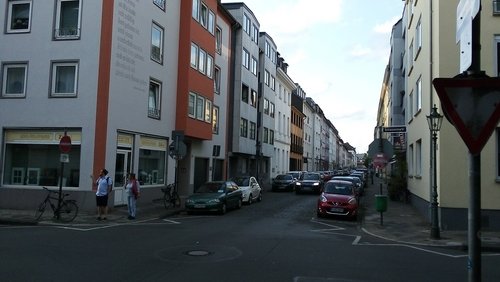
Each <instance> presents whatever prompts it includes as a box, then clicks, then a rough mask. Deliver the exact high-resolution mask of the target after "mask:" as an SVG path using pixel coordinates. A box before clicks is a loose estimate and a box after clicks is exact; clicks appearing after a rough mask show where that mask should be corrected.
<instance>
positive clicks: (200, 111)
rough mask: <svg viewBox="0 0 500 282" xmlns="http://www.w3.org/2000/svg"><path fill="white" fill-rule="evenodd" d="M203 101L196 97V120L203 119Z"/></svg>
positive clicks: (201, 98)
mask: <svg viewBox="0 0 500 282" xmlns="http://www.w3.org/2000/svg"><path fill="white" fill-rule="evenodd" d="M204 111H205V99H204V98H203V97H201V96H196V119H198V120H204V118H205V114H204V113H205V112H204Z"/></svg>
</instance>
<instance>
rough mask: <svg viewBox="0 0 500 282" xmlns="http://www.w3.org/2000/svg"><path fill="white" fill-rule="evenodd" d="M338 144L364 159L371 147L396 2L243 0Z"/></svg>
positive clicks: (399, 14) (400, 7) (400, 6)
mask: <svg viewBox="0 0 500 282" xmlns="http://www.w3.org/2000/svg"><path fill="white" fill-rule="evenodd" d="M222 2H223V3H228V2H244V3H245V4H246V5H247V6H248V7H249V8H250V9H251V10H252V12H253V13H254V15H255V16H256V17H257V20H258V21H259V23H260V31H263V32H266V33H268V34H269V35H270V36H271V37H272V38H273V40H274V43H276V45H277V49H278V52H279V53H280V55H281V56H282V57H283V58H284V59H285V62H286V63H288V65H289V66H288V75H289V76H290V78H291V79H292V80H293V81H294V82H296V83H298V84H299V85H300V86H301V87H302V89H303V90H304V91H305V92H306V96H307V97H311V98H312V99H313V100H314V101H315V102H316V104H318V105H319V106H320V107H321V109H322V110H323V113H324V115H325V117H326V118H328V119H329V120H330V121H331V122H332V124H333V125H334V126H335V128H336V129H337V131H338V132H339V135H340V138H342V140H343V141H344V142H347V143H349V144H350V145H351V146H353V147H355V148H356V152H357V153H358V154H360V153H366V152H367V151H368V146H369V145H370V143H371V142H372V141H373V132H374V128H375V126H376V124H377V111H378V103H379V98H380V91H381V89H382V80H383V77H384V70H385V67H386V66H387V63H388V61H389V55H390V37H391V32H392V27H393V25H394V24H395V23H396V22H397V21H398V20H399V19H401V17H402V14H403V7H404V1H401V0H245V1H231V0H223V1H222Z"/></svg>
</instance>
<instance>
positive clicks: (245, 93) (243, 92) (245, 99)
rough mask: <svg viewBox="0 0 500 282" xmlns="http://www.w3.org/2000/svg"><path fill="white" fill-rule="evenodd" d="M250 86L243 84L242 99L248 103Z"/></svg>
mask: <svg viewBox="0 0 500 282" xmlns="http://www.w3.org/2000/svg"><path fill="white" fill-rule="evenodd" d="M248 89H249V88H248V86H246V85H244V84H242V85H241V101H242V102H245V103H247V104H248Z"/></svg>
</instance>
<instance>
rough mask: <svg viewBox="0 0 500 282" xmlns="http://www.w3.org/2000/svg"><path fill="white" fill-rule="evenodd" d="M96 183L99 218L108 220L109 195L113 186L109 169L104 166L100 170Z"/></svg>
mask: <svg viewBox="0 0 500 282" xmlns="http://www.w3.org/2000/svg"><path fill="white" fill-rule="evenodd" d="M95 185H96V186H97V191H96V193H95V199H96V204H97V220H106V219H107V216H108V196H109V194H110V193H111V190H112V188H113V180H112V179H111V177H109V176H108V171H107V170H106V169H105V168H103V169H101V171H100V172H99V178H98V179H97V180H96V182H95Z"/></svg>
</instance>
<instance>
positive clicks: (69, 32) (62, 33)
mask: <svg viewBox="0 0 500 282" xmlns="http://www.w3.org/2000/svg"><path fill="white" fill-rule="evenodd" d="M54 34H55V38H57V39H75V38H80V29H79V28H77V27H64V28H59V29H56V30H55V32H54Z"/></svg>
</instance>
